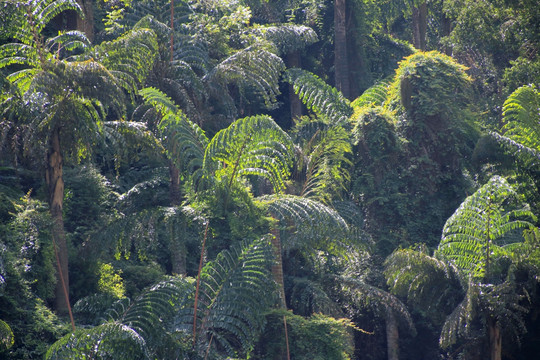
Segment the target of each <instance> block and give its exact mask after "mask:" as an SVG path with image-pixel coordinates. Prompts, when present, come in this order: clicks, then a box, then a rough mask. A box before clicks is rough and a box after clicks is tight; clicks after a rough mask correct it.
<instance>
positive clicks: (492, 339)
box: [488, 318, 502, 360]
mask: <svg viewBox="0 0 540 360" xmlns="http://www.w3.org/2000/svg"><path fill="white" fill-rule="evenodd" d="M488 333H489V353H490V357H489V358H490V359H491V360H501V354H502V334H501V328H500V327H499V324H497V321H496V320H495V319H493V318H489V320H488Z"/></svg>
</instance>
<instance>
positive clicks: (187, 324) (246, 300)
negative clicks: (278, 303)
mask: <svg viewBox="0 0 540 360" xmlns="http://www.w3.org/2000/svg"><path fill="white" fill-rule="evenodd" d="M272 260H273V259H272V247H271V244H270V240H269V238H268V237H263V238H261V239H258V240H255V241H252V242H242V243H240V244H236V245H234V246H232V247H231V248H230V249H229V250H225V251H222V252H221V253H220V254H219V255H218V257H217V259H216V260H215V261H212V262H210V263H208V264H207V265H206V266H205V267H204V269H203V271H202V274H201V292H200V301H199V306H201V309H199V311H198V314H199V315H200V317H201V318H200V319H199V321H198V322H197V324H198V328H197V334H198V338H197V340H198V342H199V343H201V342H202V344H205V346H203V347H202V351H206V349H207V347H208V346H209V345H210V344H209V343H210V341H211V339H213V344H215V343H217V344H218V347H220V348H222V349H225V350H226V352H227V353H228V354H229V355H230V356H233V355H234V354H235V351H234V349H238V348H239V349H240V350H241V351H242V352H246V351H247V350H248V349H250V347H251V346H252V344H253V341H254V340H255V339H256V338H257V336H258V334H259V333H260V332H261V331H262V329H263V325H264V316H263V313H264V311H265V310H266V309H268V307H269V306H271V304H273V301H274V299H273V295H272V294H273V288H274V286H273V284H272V280H271V279H272V278H271V274H270V273H269V271H268V269H269V268H270V265H271V264H272ZM176 327H177V329H178V330H184V331H189V332H192V331H193V311H192V310H191V311H184V312H180V313H179V315H178V316H177V318H176ZM213 346H214V345H213Z"/></svg>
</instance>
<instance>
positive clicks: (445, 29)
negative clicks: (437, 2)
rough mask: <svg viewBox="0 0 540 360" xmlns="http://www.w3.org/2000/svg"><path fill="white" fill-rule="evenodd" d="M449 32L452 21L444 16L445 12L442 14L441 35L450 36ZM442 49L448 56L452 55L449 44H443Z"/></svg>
mask: <svg viewBox="0 0 540 360" xmlns="http://www.w3.org/2000/svg"><path fill="white" fill-rule="evenodd" d="M451 32H452V22H451V21H450V19H449V18H448V17H447V16H446V14H443V15H442V35H443V36H450V33H451ZM443 51H444V53H445V54H446V55H448V56H451V55H452V47H451V46H449V45H445V46H444V48H443Z"/></svg>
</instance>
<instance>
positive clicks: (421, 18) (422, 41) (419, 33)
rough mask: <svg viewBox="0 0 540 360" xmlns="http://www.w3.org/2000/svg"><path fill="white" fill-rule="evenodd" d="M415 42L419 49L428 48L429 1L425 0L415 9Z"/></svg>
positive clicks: (413, 19)
mask: <svg viewBox="0 0 540 360" xmlns="http://www.w3.org/2000/svg"><path fill="white" fill-rule="evenodd" d="M412 22H413V44H414V47H415V48H417V49H418V50H422V51H425V50H426V31H427V3H426V2H425V1H424V2H423V3H421V4H420V5H418V7H415V8H414V9H413V15H412Z"/></svg>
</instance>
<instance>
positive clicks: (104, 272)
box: [98, 264, 125, 299]
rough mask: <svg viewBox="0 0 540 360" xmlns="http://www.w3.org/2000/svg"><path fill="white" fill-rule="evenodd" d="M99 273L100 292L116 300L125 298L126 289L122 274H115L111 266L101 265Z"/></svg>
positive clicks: (119, 272)
mask: <svg viewBox="0 0 540 360" xmlns="http://www.w3.org/2000/svg"><path fill="white" fill-rule="evenodd" d="M98 272H99V280H98V290H99V291H100V292H102V293H105V294H110V295H112V296H114V297H115V298H119V299H120V298H123V297H124V292H125V287H124V284H123V282H122V272H121V271H118V272H115V270H114V268H113V266H112V265H111V264H100V265H99V268H98Z"/></svg>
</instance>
